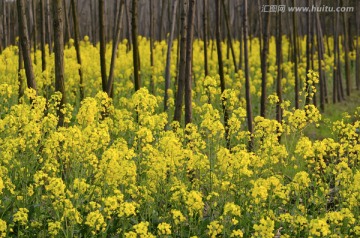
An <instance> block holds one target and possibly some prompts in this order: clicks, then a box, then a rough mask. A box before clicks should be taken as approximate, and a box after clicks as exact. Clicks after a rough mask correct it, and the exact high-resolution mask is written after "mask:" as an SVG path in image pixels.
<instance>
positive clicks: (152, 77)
mask: <svg viewBox="0 0 360 238" xmlns="http://www.w3.org/2000/svg"><path fill="white" fill-rule="evenodd" d="M149 20H150V29H149V30H150V32H149V33H150V34H149V35H150V66H151V75H150V92H151V93H152V94H155V84H154V74H153V68H154V0H150V19H149ZM165 75H166V73H165ZM165 86H166V76H165ZM166 94H167V91H166V88H165V95H166ZM165 104H166V101H165V102H164V105H165Z"/></svg>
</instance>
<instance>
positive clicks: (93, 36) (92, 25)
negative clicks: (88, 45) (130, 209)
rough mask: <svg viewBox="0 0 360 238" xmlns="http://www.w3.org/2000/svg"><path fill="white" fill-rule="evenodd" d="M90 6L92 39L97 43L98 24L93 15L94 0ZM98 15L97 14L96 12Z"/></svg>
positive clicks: (91, 0)
mask: <svg viewBox="0 0 360 238" xmlns="http://www.w3.org/2000/svg"><path fill="white" fill-rule="evenodd" d="M89 8H90V16H91V17H90V18H91V19H90V23H91V36H92V37H91V40H92V42H93V44H94V45H95V42H96V41H97V39H96V28H97V27H96V24H95V17H93V12H94V11H93V0H90V4H89ZM95 15H96V14H95Z"/></svg>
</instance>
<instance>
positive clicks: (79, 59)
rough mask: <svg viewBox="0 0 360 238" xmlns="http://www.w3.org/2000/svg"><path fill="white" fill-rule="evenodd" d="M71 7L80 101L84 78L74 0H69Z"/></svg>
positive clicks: (82, 96)
mask: <svg viewBox="0 0 360 238" xmlns="http://www.w3.org/2000/svg"><path fill="white" fill-rule="evenodd" d="M71 9H72V16H73V21H74V33H75V39H74V43H75V50H76V59H77V63H78V64H79V65H80V67H79V78H80V87H79V88H80V101H82V100H83V99H84V80H83V73H82V62H81V54H80V42H79V41H80V39H79V38H80V37H79V36H80V33H79V20H78V13H77V5H76V0H71Z"/></svg>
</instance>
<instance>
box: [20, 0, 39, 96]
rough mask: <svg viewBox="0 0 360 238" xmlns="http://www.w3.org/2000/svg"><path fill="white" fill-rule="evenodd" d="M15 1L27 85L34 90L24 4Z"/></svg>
mask: <svg viewBox="0 0 360 238" xmlns="http://www.w3.org/2000/svg"><path fill="white" fill-rule="evenodd" d="M16 3H17V12H18V19H19V32H20V43H21V50H22V54H23V57H24V66H25V73H26V80H27V86H28V87H29V88H33V89H35V91H36V82H35V76H34V71H33V66H32V61H31V53H30V42H29V36H28V29H27V21H26V15H25V4H24V0H17V1H16Z"/></svg>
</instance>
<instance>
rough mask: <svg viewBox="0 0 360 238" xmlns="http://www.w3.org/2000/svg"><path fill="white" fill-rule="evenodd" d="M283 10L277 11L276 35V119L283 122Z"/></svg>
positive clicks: (279, 2)
mask: <svg viewBox="0 0 360 238" xmlns="http://www.w3.org/2000/svg"><path fill="white" fill-rule="evenodd" d="M278 4H281V0H280V1H279V0H278ZM281 15H282V14H281V12H278V13H277V26H276V31H277V36H276V65H277V76H276V95H277V97H278V99H279V100H278V102H277V103H276V120H277V121H278V122H279V123H281V120H282V110H281V103H282V86H281V80H282V70H281V65H282V61H283V59H282V57H283V56H282V21H281Z"/></svg>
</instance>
